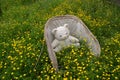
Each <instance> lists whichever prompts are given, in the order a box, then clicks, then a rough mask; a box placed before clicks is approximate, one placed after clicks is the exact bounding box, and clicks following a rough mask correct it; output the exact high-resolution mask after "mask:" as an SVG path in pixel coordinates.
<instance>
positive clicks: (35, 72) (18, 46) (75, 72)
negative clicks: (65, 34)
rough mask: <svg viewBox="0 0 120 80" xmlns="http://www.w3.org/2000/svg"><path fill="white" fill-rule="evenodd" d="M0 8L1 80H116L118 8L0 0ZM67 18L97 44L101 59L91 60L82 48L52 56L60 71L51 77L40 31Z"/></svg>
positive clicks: (87, 2)
mask: <svg viewBox="0 0 120 80" xmlns="http://www.w3.org/2000/svg"><path fill="white" fill-rule="evenodd" d="M0 6H1V7H0V8H1V10H2V12H1V13H0V80H79V79H80V80H119V79H120V14H119V13H120V7H118V6H117V5H116V4H115V3H113V2H111V1H108V0H1V2H0ZM66 14H70V15H75V16H77V17H79V18H80V19H82V20H83V21H84V23H85V24H86V25H87V26H88V28H89V29H90V30H91V31H92V33H93V34H94V35H95V36H96V38H97V39H98V41H99V42H100V45H101V56H100V57H99V58H96V57H94V56H93V54H92V53H90V51H89V49H88V48H87V47H86V46H85V44H84V43H83V42H81V46H80V47H79V48H77V49H76V48H74V47H70V48H67V49H65V50H63V51H61V52H59V53H58V54H56V55H57V59H58V63H59V69H60V70H59V72H58V73H56V72H55V70H54V69H53V68H52V65H51V62H50V59H49V57H48V52H47V47H46V44H45V40H44V36H43V35H44V25H45V23H46V21H47V20H48V19H49V18H51V17H54V16H58V15H66ZM42 49H43V50H42ZM40 53H42V54H41V56H40V59H39V61H38V57H39V55H40ZM37 61H38V63H37ZM36 63H37V64H36Z"/></svg>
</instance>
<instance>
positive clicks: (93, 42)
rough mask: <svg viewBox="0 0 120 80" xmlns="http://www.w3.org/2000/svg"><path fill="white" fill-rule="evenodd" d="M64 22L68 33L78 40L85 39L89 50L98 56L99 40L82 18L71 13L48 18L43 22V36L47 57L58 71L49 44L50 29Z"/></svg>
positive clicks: (52, 38) (50, 40) (50, 39)
mask: <svg viewBox="0 0 120 80" xmlns="http://www.w3.org/2000/svg"><path fill="white" fill-rule="evenodd" d="M64 24H68V26H69V30H70V35H72V36H74V37H76V38H78V39H79V40H86V44H87V45H88V47H89V49H90V50H91V52H93V53H94V55H95V56H97V57H98V56H100V52H101V49H100V45H99V42H98V40H97V39H96V38H95V36H94V35H93V34H92V33H91V31H90V30H89V29H88V28H87V26H86V25H85V24H84V23H83V22H82V20H80V19H79V18H77V17H76V16H72V15H64V16H57V17H53V18H51V19H49V20H48V21H47V22H46V24H45V28H44V37H45V40H46V43H47V48H48V53H49V57H50V59H51V61H52V65H53V67H54V68H55V69H56V71H58V63H57V58H56V55H55V53H54V51H53V49H52V46H51V43H52V41H53V40H54V36H53V35H52V33H51V31H52V30H53V29H54V28H56V27H59V26H61V25H64Z"/></svg>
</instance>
